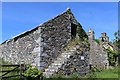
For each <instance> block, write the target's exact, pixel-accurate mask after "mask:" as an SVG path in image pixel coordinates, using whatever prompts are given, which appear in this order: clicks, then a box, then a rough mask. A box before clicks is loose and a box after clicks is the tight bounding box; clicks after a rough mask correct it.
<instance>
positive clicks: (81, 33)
mask: <svg viewBox="0 0 120 80" xmlns="http://www.w3.org/2000/svg"><path fill="white" fill-rule="evenodd" d="M77 33H78V36H79V39H80V40H81V41H83V40H84V39H85V38H86V39H88V35H87V34H86V32H85V31H84V29H83V28H82V26H81V24H80V23H78V27H77Z"/></svg>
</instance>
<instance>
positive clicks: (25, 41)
mask: <svg viewBox="0 0 120 80" xmlns="http://www.w3.org/2000/svg"><path fill="white" fill-rule="evenodd" d="M71 23H72V24H75V25H76V26H77V25H78V23H77V21H76V19H75V17H74V15H73V14H72V13H71V11H70V10H69V9H68V10H67V11H66V12H64V13H63V14H60V15H58V16H57V17H55V18H53V19H51V20H49V21H47V22H45V23H43V24H42V25H39V26H38V27H36V28H34V29H32V30H30V31H27V32H25V33H23V34H20V35H18V36H16V37H14V38H13V39H10V40H7V41H6V42H4V43H2V44H1V45H2V56H1V58H3V59H5V60H6V61H10V62H12V63H18V62H21V61H23V62H25V63H26V64H28V63H29V64H32V65H35V66H38V67H40V68H41V69H43V68H47V67H48V66H49V65H50V64H51V63H52V62H53V61H54V60H55V58H57V56H58V55H60V54H61V52H62V51H63V48H64V47H65V46H66V45H67V43H68V42H69V40H70V39H71Z"/></svg>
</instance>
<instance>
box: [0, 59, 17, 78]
mask: <svg viewBox="0 0 120 80" xmlns="http://www.w3.org/2000/svg"><path fill="white" fill-rule="evenodd" d="M0 64H12V63H10V62H7V61H4V60H3V59H1V58H0ZM14 68H15V67H2V66H0V70H12V69H14ZM5 73H6V72H3V73H2V72H0V76H2V75H3V74H5ZM15 74H19V72H18V71H16V72H10V73H8V74H7V75H5V76H11V75H15ZM4 80H19V77H14V78H7V79H4Z"/></svg>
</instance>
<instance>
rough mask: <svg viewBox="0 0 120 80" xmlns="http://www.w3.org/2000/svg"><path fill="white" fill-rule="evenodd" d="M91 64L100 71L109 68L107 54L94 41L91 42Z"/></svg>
mask: <svg viewBox="0 0 120 80" xmlns="http://www.w3.org/2000/svg"><path fill="white" fill-rule="evenodd" d="M90 64H91V65H92V66H94V67H97V68H99V69H105V68H108V66H109V62H108V56H107V52H106V51H104V49H103V48H102V47H101V46H100V45H99V44H98V43H96V42H95V41H94V40H92V41H90Z"/></svg>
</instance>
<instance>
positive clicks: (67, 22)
mask: <svg viewBox="0 0 120 80" xmlns="http://www.w3.org/2000/svg"><path fill="white" fill-rule="evenodd" d="M71 23H74V24H77V22H76V20H75V19H74V16H73V14H71V13H70V12H66V13H64V14H62V15H58V16H57V17H55V18H54V19H52V20H50V21H48V22H46V23H44V24H43V25H42V26H41V38H42V47H41V50H42V52H41V59H40V61H41V65H40V68H41V69H43V68H47V67H48V66H49V65H50V64H51V63H52V62H53V61H54V60H55V59H56V58H57V56H59V55H60V54H61V53H62V52H63V51H64V47H65V46H66V45H67V43H68V42H69V40H70V39H71Z"/></svg>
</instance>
